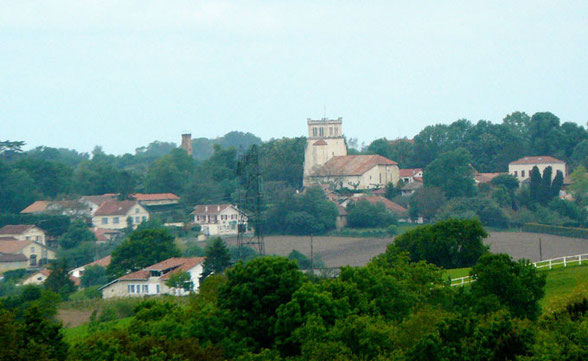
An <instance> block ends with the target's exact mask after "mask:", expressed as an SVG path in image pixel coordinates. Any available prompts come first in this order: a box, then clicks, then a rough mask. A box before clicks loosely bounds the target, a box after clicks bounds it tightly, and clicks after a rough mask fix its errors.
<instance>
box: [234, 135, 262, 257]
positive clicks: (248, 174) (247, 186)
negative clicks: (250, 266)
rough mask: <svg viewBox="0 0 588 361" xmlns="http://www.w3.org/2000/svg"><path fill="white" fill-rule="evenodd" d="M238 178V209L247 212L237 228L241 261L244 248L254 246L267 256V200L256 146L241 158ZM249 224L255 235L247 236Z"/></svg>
mask: <svg viewBox="0 0 588 361" xmlns="http://www.w3.org/2000/svg"><path fill="white" fill-rule="evenodd" d="M237 177H238V179H239V204H238V207H239V209H241V210H242V211H243V212H245V213H240V214H239V222H238V227H237V229H238V233H237V246H238V249H239V259H241V257H242V254H243V252H242V250H243V247H244V246H254V247H255V248H256V251H257V252H259V254H260V255H265V244H264V235H263V227H264V223H265V218H264V211H265V200H264V195H263V178H262V175H261V167H260V165H259V150H258V148H257V146H256V145H252V146H251V148H249V151H248V152H246V153H245V154H243V155H241V156H239V161H238V163H237ZM247 224H249V226H250V227H251V226H252V227H253V235H248V234H247Z"/></svg>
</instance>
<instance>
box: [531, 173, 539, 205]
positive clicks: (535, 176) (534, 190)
mask: <svg viewBox="0 0 588 361" xmlns="http://www.w3.org/2000/svg"><path fill="white" fill-rule="evenodd" d="M541 183H542V179H541V173H540V172H539V168H537V166H534V167H533V169H532V170H531V184H530V190H531V200H532V201H533V202H539V201H540V198H541V196H540V190H541Z"/></svg>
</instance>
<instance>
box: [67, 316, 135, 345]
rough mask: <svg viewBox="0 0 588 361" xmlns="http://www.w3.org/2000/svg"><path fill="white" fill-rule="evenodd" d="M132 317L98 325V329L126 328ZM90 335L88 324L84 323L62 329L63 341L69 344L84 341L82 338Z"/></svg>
mask: <svg viewBox="0 0 588 361" xmlns="http://www.w3.org/2000/svg"><path fill="white" fill-rule="evenodd" d="M132 319H133V318H132V317H127V318H122V319H120V320H114V321H108V322H102V323H99V324H98V327H99V328H100V329H109V330H114V329H120V328H123V327H126V326H128V325H129V324H130V323H131V320H132ZM89 333H90V324H89V323H84V324H83V325H81V326H77V327H72V328H64V329H63V340H64V341H65V342H66V343H67V344H69V345H74V344H76V343H78V342H79V341H81V340H82V339H84V337H86V336H88V335H89Z"/></svg>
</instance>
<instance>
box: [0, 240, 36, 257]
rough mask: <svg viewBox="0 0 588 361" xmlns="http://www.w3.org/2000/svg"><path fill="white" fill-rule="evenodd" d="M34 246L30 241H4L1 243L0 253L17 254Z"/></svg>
mask: <svg viewBox="0 0 588 361" xmlns="http://www.w3.org/2000/svg"><path fill="white" fill-rule="evenodd" d="M32 244H33V242H30V241H2V242H0V253H12V254H16V253H18V252H20V251H21V250H22V249H23V248H25V247H27V246H30V245H32Z"/></svg>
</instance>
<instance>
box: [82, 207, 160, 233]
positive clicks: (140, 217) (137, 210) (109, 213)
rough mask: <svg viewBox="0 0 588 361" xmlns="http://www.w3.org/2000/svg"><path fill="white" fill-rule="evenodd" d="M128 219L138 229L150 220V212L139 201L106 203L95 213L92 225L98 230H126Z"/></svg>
mask: <svg viewBox="0 0 588 361" xmlns="http://www.w3.org/2000/svg"><path fill="white" fill-rule="evenodd" d="M127 219H130V220H131V221H132V226H133V228H136V227H137V226H138V225H139V224H140V223H141V222H143V221H147V220H148V219H149V212H147V210H146V209H145V207H143V206H142V205H141V204H139V202H138V201H106V202H104V203H102V205H101V206H100V208H98V209H97V210H96V212H94V217H92V223H93V224H94V227H96V228H104V229H124V228H126V227H127Z"/></svg>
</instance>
